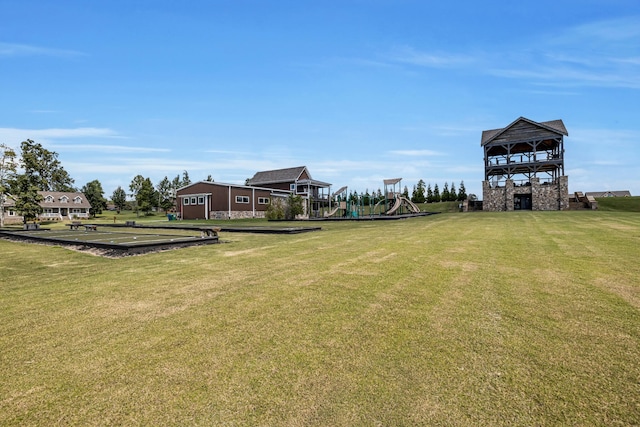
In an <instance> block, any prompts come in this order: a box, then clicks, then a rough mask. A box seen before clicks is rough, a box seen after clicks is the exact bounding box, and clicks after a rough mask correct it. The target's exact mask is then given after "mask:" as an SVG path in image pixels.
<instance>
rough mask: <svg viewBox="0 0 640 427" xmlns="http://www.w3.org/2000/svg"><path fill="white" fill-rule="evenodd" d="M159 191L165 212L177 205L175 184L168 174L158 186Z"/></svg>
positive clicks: (161, 206)
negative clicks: (173, 184)
mask: <svg viewBox="0 0 640 427" xmlns="http://www.w3.org/2000/svg"><path fill="white" fill-rule="evenodd" d="M209 176H211V175H209ZM156 190H157V191H158V203H159V205H160V206H159V207H160V208H162V209H163V210H164V211H165V212H166V211H168V210H170V209H172V208H173V207H175V195H174V193H173V186H172V184H171V182H170V181H169V178H167V177H166V176H165V177H164V178H162V180H161V181H160V182H159V183H158V185H157V186H156Z"/></svg>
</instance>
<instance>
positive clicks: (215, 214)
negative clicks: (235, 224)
mask: <svg viewBox="0 0 640 427" xmlns="http://www.w3.org/2000/svg"><path fill="white" fill-rule="evenodd" d="M264 217H265V212H264V211H256V212H251V211H231V216H229V211H211V212H209V218H211V219H246V218H264Z"/></svg>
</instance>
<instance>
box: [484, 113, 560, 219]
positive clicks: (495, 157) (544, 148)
mask: <svg viewBox="0 0 640 427" xmlns="http://www.w3.org/2000/svg"><path fill="white" fill-rule="evenodd" d="M568 135H569V133H568V132H567V129H566V128H565V126H564V123H563V122H562V120H552V121H548V122H534V121H533V120H529V119H527V118H524V117H520V118H518V119H516V120H515V121H514V122H513V123H511V124H510V125H508V126H506V127H504V128H500V129H492V130H485V131H483V132H482V139H481V146H482V148H483V150H484V181H483V183H482V195H483V202H482V205H483V210H487V211H512V210H565V209H568V208H569V189H568V177H567V176H565V174H564V136H568Z"/></svg>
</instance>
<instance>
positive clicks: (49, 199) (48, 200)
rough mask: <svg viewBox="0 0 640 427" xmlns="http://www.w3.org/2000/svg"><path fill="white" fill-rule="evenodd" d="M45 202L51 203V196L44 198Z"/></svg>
mask: <svg viewBox="0 0 640 427" xmlns="http://www.w3.org/2000/svg"><path fill="white" fill-rule="evenodd" d="M44 201H45V203H53V196H51V195H49V196H47V197H45V198H44Z"/></svg>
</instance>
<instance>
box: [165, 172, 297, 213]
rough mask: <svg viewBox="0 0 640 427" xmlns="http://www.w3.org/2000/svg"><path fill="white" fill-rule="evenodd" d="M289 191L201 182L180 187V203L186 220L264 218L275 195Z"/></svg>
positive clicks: (285, 194)
mask: <svg viewBox="0 0 640 427" xmlns="http://www.w3.org/2000/svg"><path fill="white" fill-rule="evenodd" d="M288 194H289V191H278V190H274V189H272V188H261V187H252V186H247V185H237V184H224V183H220V182H209V181H200V182H196V183H194V184H190V185H187V186H186V187H182V188H180V189H179V190H178V191H177V193H176V196H177V202H176V203H177V205H178V211H179V212H180V217H181V218H183V219H213V218H216V219H235V218H264V216H265V212H266V211H267V207H268V206H269V203H270V202H271V200H272V198H274V197H282V198H284V197H287V196H288Z"/></svg>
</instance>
